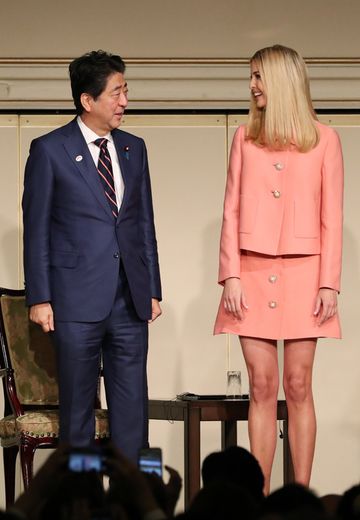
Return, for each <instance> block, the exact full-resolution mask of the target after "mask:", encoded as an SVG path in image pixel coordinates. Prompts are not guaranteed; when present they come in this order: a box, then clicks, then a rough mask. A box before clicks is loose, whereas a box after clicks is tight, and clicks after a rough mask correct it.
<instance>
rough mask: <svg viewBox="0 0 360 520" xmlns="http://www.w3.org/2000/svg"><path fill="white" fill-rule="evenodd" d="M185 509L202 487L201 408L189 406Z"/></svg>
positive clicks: (185, 419)
mask: <svg viewBox="0 0 360 520" xmlns="http://www.w3.org/2000/svg"><path fill="white" fill-rule="evenodd" d="M184 458H185V461H184V466H185V490H184V491H185V509H186V508H187V507H188V506H189V504H190V502H191V500H192V498H193V497H194V496H195V495H196V493H197V492H198V491H199V489H200V408H191V407H189V408H188V409H187V410H186V413H185V417H184Z"/></svg>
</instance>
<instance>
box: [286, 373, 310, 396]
mask: <svg viewBox="0 0 360 520" xmlns="http://www.w3.org/2000/svg"><path fill="white" fill-rule="evenodd" d="M284 391H285V397H286V400H287V401H292V402H294V403H303V402H305V401H306V400H307V399H308V398H309V396H311V395H312V390H311V378H310V377H309V375H308V374H307V372H306V371H294V372H291V373H290V374H286V375H284Z"/></svg>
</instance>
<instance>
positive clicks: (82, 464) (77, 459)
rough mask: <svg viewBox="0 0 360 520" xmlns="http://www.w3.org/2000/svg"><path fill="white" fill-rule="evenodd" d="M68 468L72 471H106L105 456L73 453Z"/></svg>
mask: <svg viewBox="0 0 360 520" xmlns="http://www.w3.org/2000/svg"><path fill="white" fill-rule="evenodd" d="M68 468H69V470H70V471H76V472H82V471H96V472H101V471H103V469H104V465H103V456H102V455H101V454H100V453H91V452H77V451H75V452H72V453H70V455H69V463H68Z"/></svg>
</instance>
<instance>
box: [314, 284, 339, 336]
mask: <svg viewBox="0 0 360 520" xmlns="http://www.w3.org/2000/svg"><path fill="white" fill-rule="evenodd" d="M336 313H337V291H335V290H334V289H329V288H327V287H322V288H321V289H319V293H318V295H317V298H316V303H315V310H314V316H317V317H318V320H317V324H318V325H319V326H320V325H322V324H323V323H324V322H325V321H326V320H328V319H329V318H332V317H333V316H335V314H336Z"/></svg>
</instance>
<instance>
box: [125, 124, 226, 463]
mask: <svg viewBox="0 0 360 520" xmlns="http://www.w3.org/2000/svg"><path fill="white" fill-rule="evenodd" d="M124 123H125V125H124V128H125V129H126V130H129V131H130V132H132V133H134V134H136V135H140V136H142V137H144V138H145V141H146V143H147V145H148V153H149V163H150V171H151V178H152V188H153V198H154V207H155V218H156V227H157V237H158V244H159V253H160V267H161V273H162V283H163V292H164V301H163V304H162V307H163V311H164V314H163V316H162V317H161V318H160V319H159V320H158V321H157V322H155V323H154V324H153V325H151V332H150V335H151V336H150V337H151V341H150V353H149V365H148V366H149V392H150V396H151V397H166V398H169V399H172V398H174V397H175V396H176V394H178V393H180V392H185V391H190V392H195V393H224V391H225V378H226V375H225V374H226V364H225V348H224V346H225V341H223V338H213V336H212V328H213V323H214V319H215V315H216V311H217V305H218V300H219V297H220V292H219V289H218V287H217V284H216V279H217V269H218V241H219V232H220V222H221V206H222V194H223V190H224V181H225V171H226V160H227V151H226V150H227V137H226V126H225V123H226V119H225V117H223V116H221V117H216V116H161V117H159V116H158V117H152V116H146V117H141V118H139V119H138V120H137V119H136V118H135V117H131V116H129V117H126V118H125V121H124ZM150 434H151V436H150V439H151V442H152V443H153V444H155V445H158V444H159V445H161V446H162V448H163V450H164V460H165V461H167V462H168V463H169V464H170V465H174V467H176V468H180V470H181V472H182V473H183V431H182V425H180V424H170V423H163V424H159V423H157V422H156V421H153V422H152V423H151V427H150ZM202 435H203V443H202V448H203V450H202V456H205V454H207V453H209V452H210V451H213V450H215V449H219V448H220V428H219V425H218V424H216V425H209V424H205V425H203V427H202Z"/></svg>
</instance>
